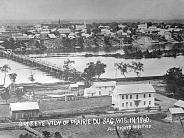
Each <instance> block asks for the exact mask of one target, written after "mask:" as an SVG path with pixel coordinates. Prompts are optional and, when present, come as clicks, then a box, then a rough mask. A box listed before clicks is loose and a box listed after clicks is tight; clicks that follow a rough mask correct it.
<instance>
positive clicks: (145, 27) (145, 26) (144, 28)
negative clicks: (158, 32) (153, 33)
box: [138, 23, 148, 31]
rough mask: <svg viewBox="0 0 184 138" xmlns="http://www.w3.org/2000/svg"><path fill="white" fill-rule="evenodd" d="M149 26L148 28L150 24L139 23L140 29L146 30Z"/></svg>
mask: <svg viewBox="0 0 184 138" xmlns="http://www.w3.org/2000/svg"><path fill="white" fill-rule="evenodd" d="M147 28H148V25H147V24H146V23H145V24H139V25H138V30H142V31H145V30H147Z"/></svg>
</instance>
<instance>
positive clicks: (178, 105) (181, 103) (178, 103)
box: [174, 100, 184, 109]
mask: <svg viewBox="0 0 184 138" xmlns="http://www.w3.org/2000/svg"><path fill="white" fill-rule="evenodd" d="M174 107H180V108H183V109H184V101H182V100H178V101H177V102H176V103H174Z"/></svg>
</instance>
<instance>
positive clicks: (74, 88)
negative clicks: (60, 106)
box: [69, 84, 79, 91]
mask: <svg viewBox="0 0 184 138" xmlns="http://www.w3.org/2000/svg"><path fill="white" fill-rule="evenodd" d="M69 89H70V90H71V91H77V90H78V89H79V85H78V84H70V86H69Z"/></svg>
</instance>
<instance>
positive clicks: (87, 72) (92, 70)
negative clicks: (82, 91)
mask: <svg viewBox="0 0 184 138" xmlns="http://www.w3.org/2000/svg"><path fill="white" fill-rule="evenodd" d="M105 68H106V64H104V63H102V62H101V61H97V62H96V63H94V62H89V63H88V64H87V68H85V69H84V72H83V74H82V76H83V77H84V78H85V80H86V81H87V83H88V85H91V80H92V78H93V77H95V76H97V77H98V79H99V78H100V75H102V74H103V73H105Z"/></svg>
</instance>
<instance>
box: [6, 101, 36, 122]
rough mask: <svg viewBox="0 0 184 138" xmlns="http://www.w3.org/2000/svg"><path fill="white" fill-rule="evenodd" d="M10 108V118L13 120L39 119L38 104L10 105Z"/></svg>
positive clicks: (18, 103)
mask: <svg viewBox="0 0 184 138" xmlns="http://www.w3.org/2000/svg"><path fill="white" fill-rule="evenodd" d="M9 108H10V118H11V119H13V120H19V119H32V118H37V117H39V105H38V103H37V102H17V103H10V105H9Z"/></svg>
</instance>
